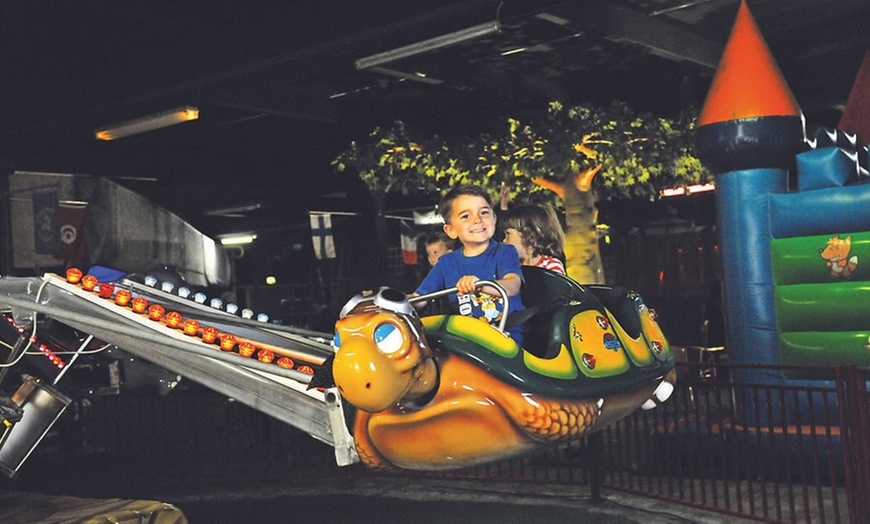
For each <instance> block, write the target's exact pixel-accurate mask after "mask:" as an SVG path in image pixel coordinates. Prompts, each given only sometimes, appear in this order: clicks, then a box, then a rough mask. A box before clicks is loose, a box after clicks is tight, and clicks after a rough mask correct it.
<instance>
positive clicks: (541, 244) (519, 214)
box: [502, 204, 566, 275]
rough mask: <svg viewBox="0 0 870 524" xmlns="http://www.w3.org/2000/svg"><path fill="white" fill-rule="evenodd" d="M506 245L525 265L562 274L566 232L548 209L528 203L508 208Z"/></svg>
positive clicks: (547, 207) (563, 270)
mask: <svg viewBox="0 0 870 524" xmlns="http://www.w3.org/2000/svg"><path fill="white" fill-rule="evenodd" d="M502 225H503V227H504V232H505V237H504V242H505V244H511V245H513V246H514V247H516V248H517V253H518V254H519V256H520V261H521V262H522V264H523V265H524V266H536V267H542V268H545V269H549V270H551V271H555V272H557V273H561V274H563V275H564V274H566V273H565V264H563V263H562V260H561V259H562V258H563V257H564V255H563V249H564V247H565V233H564V232H563V231H562V226H561V225H560V224H559V219H558V218H556V213H555V212H554V211H553V208H552V207H550V206H544V205H539V204H531V205H525V206H519V207H516V208H514V209H511V210H510V212H509V213H508V216H507V218H505V221H504V223H503V224H502Z"/></svg>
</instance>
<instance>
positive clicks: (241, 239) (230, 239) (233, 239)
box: [220, 233, 257, 246]
mask: <svg viewBox="0 0 870 524" xmlns="http://www.w3.org/2000/svg"><path fill="white" fill-rule="evenodd" d="M256 239H257V235H256V234H255V233H249V234H238V235H228V236H225V237H220V240H221V245H222V246H240V245H244V244H250V243H252V242H253V241H254V240H256Z"/></svg>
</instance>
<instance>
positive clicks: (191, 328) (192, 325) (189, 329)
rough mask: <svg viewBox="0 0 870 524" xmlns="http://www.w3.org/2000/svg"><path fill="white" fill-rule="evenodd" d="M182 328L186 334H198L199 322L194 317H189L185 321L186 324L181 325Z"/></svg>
mask: <svg viewBox="0 0 870 524" xmlns="http://www.w3.org/2000/svg"><path fill="white" fill-rule="evenodd" d="M181 329H182V330H183V331H184V334H185V335H189V336H191V337H193V336H196V332H197V331H199V322H197V321H196V320H194V319H192V318H189V319H187V320H185V321H184V324H182V325H181Z"/></svg>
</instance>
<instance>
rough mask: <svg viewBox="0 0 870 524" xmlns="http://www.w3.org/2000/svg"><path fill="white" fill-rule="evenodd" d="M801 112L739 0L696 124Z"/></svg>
mask: <svg viewBox="0 0 870 524" xmlns="http://www.w3.org/2000/svg"><path fill="white" fill-rule="evenodd" d="M800 114H801V110H800V107H799V106H798V103H797V101H796V100H795V98H794V95H793V94H792V92H791V89H789V87H788V84H787V83H786V82H785V79H784V78H783V76H782V72H781V71H780V70H779V66H777V64H776V61H775V60H774V59H773V56H772V55H771V52H770V49H769V48H768V47H767V43H766V42H765V40H764V37H763V36H762V35H761V32H760V30H759V29H758V25H757V24H756V23H755V18H753V16H752V13H750V11H749V7H748V6H747V5H746V0H742V1H741V2H740V8H739V9H738V11H737V18H736V20H735V22H734V26H733V27H732V29H731V35H730V36H729V37H728V43H727V44H726V45H725V50H724V51H723V53H722V59H721V60H720V61H719V67H718V69H717V71H716V76H715V77H714V79H713V83H712V85H711V86H710V91H709V92H708V93H707V99H706V101H705V102H704V107H703V109H702V110H701V115H700V117H699V118H698V125H699V126H702V125H706V124H714V123H716V122H724V121H727V120H737V119H740V118H752V117H760V116H799V115H800Z"/></svg>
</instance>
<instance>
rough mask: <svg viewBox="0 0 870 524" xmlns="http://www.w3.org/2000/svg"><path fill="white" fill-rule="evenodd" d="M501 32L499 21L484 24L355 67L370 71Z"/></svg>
mask: <svg viewBox="0 0 870 524" xmlns="http://www.w3.org/2000/svg"><path fill="white" fill-rule="evenodd" d="M499 32H501V24H500V23H498V22H497V21H493V22H486V23H484V24H480V25H475V26H472V27H469V28H466V29H462V30H460V31H456V32H454V33H448V34H446V35H442V36H436V37H435V38H430V39H428V40H423V41H420V42H416V43H414V44H409V45H406V46H403V47H397V48H396V49H391V50H390V51H384V52H383V53H377V54H374V55H371V56H367V57H365V58H360V59H359V60H357V61H356V62H354V65H355V66H356V68H357V69H360V70H362V69H369V68H371V67H376V66H379V65H381V64H386V63H389V62H394V61H396V60H401V59H402V58H407V57H409V56H414V55H419V54H421V53H426V52H428V51H434V50H436V49H441V48H444V47H448V46H451V45H454V44H459V43H462V42H467V41H468V40H474V39H475V38H480V37H482V36H487V35H491V34H494V33H499Z"/></svg>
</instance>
